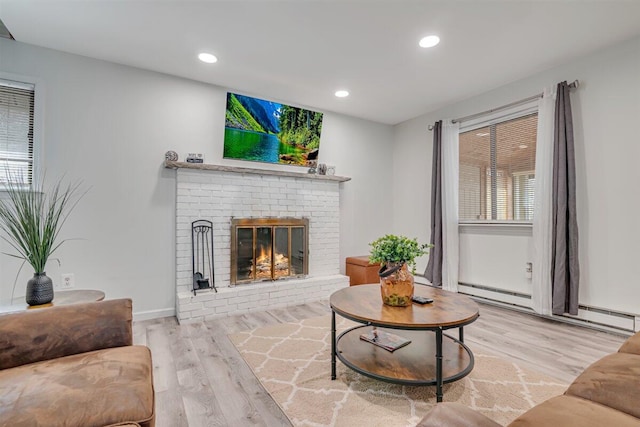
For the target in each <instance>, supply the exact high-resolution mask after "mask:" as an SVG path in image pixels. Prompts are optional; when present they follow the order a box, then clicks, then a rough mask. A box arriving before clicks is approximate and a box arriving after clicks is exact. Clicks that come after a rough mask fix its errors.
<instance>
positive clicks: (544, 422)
mask: <svg viewBox="0 0 640 427" xmlns="http://www.w3.org/2000/svg"><path fill="white" fill-rule="evenodd" d="M534 426H535V427H540V426H558V427H560V426H561V427H602V426H611V427H613V426H615V427H638V426H640V420H639V419H637V418H634V417H632V416H630V415H627V414H625V413H622V412H619V411H616V410H615V409H611V408H607V407H606V406H603V405H599V404H597V403H593V402H589V401H588V400H584V399H581V398H579V397H572V396H558V397H554V398H552V399H549V400H547V401H546V402H543V403H541V404H539V405H538V406H536V407H534V408H532V409H530V410H528V411H527V412H525V413H524V414H522V415H520V416H519V417H518V418H516V420H515V421H513V422H512V423H511V424H509V427H534Z"/></svg>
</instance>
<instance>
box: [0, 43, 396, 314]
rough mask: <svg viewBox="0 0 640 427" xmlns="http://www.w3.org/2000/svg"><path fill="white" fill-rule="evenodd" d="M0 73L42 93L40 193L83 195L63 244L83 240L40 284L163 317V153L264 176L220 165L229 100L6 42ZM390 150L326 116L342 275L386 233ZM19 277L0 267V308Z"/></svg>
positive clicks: (387, 130)
mask: <svg viewBox="0 0 640 427" xmlns="http://www.w3.org/2000/svg"><path fill="white" fill-rule="evenodd" d="M0 73H5V74H6V73H9V74H14V75H22V76H30V77H33V78H36V79H39V80H40V81H41V82H42V83H43V84H44V87H41V89H44V90H45V97H44V129H43V138H44V141H43V145H44V162H43V166H44V168H45V170H46V174H47V177H48V178H49V181H52V180H54V179H55V178H58V177H59V176H61V175H63V174H64V175H66V176H67V177H68V178H70V179H81V180H82V181H83V184H84V186H85V187H90V190H89V192H88V193H87V195H86V196H85V197H84V199H83V200H82V201H81V202H80V204H79V205H78V207H77V209H76V210H75V211H74V212H73V213H72V215H71V217H70V219H69V222H68V223H67V224H66V226H65V228H64V230H63V237H66V238H73V237H77V238H80V239H82V240H76V241H70V242H67V243H65V244H64V245H63V246H62V248H61V250H60V251H59V253H57V256H58V258H60V261H61V263H62V266H61V267H58V265H57V264H56V263H55V262H50V263H49V265H48V267H47V273H48V274H49V276H51V277H52V278H53V279H54V282H55V281H60V274H61V273H75V279H76V287H78V288H85V289H102V290H104V291H105V292H106V294H107V297H108V298H117V297H131V298H133V300H134V311H135V312H136V313H138V314H141V313H142V314H143V316H153V315H166V314H168V313H171V312H172V311H173V309H174V306H175V244H174V227H175V171H172V170H167V169H164V168H163V166H162V162H163V160H164V153H165V152H166V151H167V150H175V151H177V152H178V153H179V154H180V157H181V159H182V158H184V155H185V154H186V153H187V152H201V153H204V155H205V159H206V162H207V163H214V164H229V165H236V166H239V165H241V166H245V167H256V168H270V166H269V165H264V164H258V163H255V164H252V163H247V162H240V161H233V160H224V159H222V151H223V150H222V147H223V136H224V109H225V102H226V90H224V89H222V88H219V87H216V86H212V85H208V84H204V83H199V82H195V81H190V80H185V79H181V78H177V77H172V76H168V75H164V74H159V73H154V72H149V71H144V70H140V69H136V68H131V67H126V66H122V65H117V64H113V63H109V62H104V61H97V60H93V59H89V58H85V57H81V56H76V55H70V54H66V53H62V52H58V51H54V50H49V49H42V48H39V47H36V46H31V45H27V44H23V43H19V42H12V41H8V40H5V39H0ZM251 95H255V96H260V94H251ZM279 101H283V102H286V100H279ZM392 138H393V131H392V128H391V127H390V126H385V125H380V124H375V123H370V122H367V121H363V120H359V119H354V118H350V117H346V116H342V115H338V114H332V113H326V114H325V117H324V123H323V134H322V141H321V150H320V161H321V162H323V163H327V164H334V165H336V173H337V174H338V175H345V176H351V177H352V178H353V180H352V181H349V182H347V183H344V184H341V202H342V206H341V231H342V237H341V244H340V248H341V264H344V260H343V258H344V256H345V255H353V254H361V253H366V252H365V251H366V250H367V242H368V241H369V240H370V239H371V236H377V235H378V234H381V233H382V232H384V231H385V226H387V225H388V224H390V223H391V218H392V217H391V209H390V207H382V208H380V207H379V206H378V204H377V197H378V194H379V192H380V191H382V192H386V193H387V194H388V193H390V188H391V187H390V177H391V173H392V170H391V167H390V166H387V165H390V161H389V159H390V158H391V157H392V154H393V153H392V146H391V145H392V144H391V141H392ZM271 168H278V166H271ZM279 168H286V167H283V166H281V167H279ZM287 170H298V169H297V168H293V167H289V168H288V169H287ZM1 249H3V251H6V247H2V248H1ZM18 268H19V263H17V262H15V261H14V260H12V259H11V258H9V257H7V256H4V255H2V256H0V279H1V282H0V299H2V300H6V299H7V298H9V297H10V295H11V292H12V287H13V283H14V279H15V276H16V272H17V270H18ZM343 268H344V266H343V265H341V269H343ZM30 275H31V272H30V268H29V267H28V266H27V267H25V268H24V269H23V271H22V273H21V274H20V276H19V277H18V279H17V282H16V289H15V295H16V296H19V295H24V287H25V284H26V281H27V280H28V278H29V277H30Z"/></svg>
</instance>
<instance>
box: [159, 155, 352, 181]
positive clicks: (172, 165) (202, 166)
mask: <svg viewBox="0 0 640 427" xmlns="http://www.w3.org/2000/svg"><path fill="white" fill-rule="evenodd" d="M164 167H165V168H167V169H197V170H207V171H220V172H232V173H250V174H257V175H274V176H286V177H290V178H303V179H314V180H321V181H337V182H346V181H350V180H351V178H349V177H346V176H337V175H317V174H312V173H299V172H287V171H277V170H270V169H253V168H241V167H236V166H222V165H212V164H206V163H187V162H173V161H171V160H165V161H164Z"/></svg>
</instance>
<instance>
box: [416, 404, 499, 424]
mask: <svg viewBox="0 0 640 427" xmlns="http://www.w3.org/2000/svg"><path fill="white" fill-rule="evenodd" d="M416 427H501V426H500V424H498V423H496V422H495V421H493V420H491V419H489V418H487V417H485V416H484V415H482V414H481V413H479V412H476V411H474V410H473V409H469V408H467V407H466V406H464V405H461V404H459V403H453V402H446V403H438V404H436V406H434V408H433V409H432V410H431V411H430V412H429V413H428V414H427V415H425V416H424V418H422V420H420V422H419V423H418V425H417V426H416Z"/></svg>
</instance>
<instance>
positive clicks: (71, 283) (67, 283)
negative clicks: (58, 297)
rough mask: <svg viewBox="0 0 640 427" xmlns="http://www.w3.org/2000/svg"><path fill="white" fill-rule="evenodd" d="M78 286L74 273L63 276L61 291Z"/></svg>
mask: <svg viewBox="0 0 640 427" xmlns="http://www.w3.org/2000/svg"><path fill="white" fill-rule="evenodd" d="M75 286H76V278H75V275H74V274H73V273H65V274H63V275H62V282H61V283H60V288H61V289H71V288H75Z"/></svg>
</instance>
